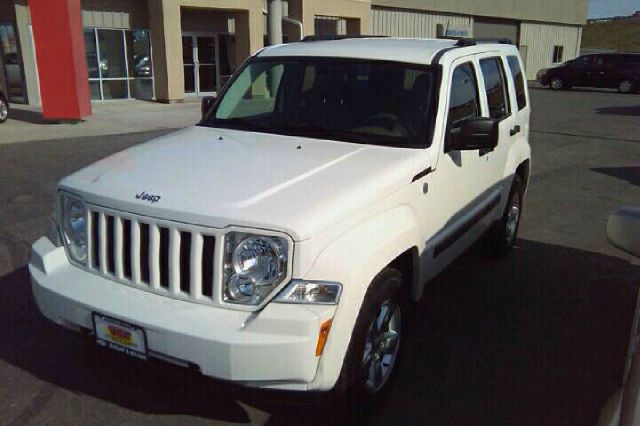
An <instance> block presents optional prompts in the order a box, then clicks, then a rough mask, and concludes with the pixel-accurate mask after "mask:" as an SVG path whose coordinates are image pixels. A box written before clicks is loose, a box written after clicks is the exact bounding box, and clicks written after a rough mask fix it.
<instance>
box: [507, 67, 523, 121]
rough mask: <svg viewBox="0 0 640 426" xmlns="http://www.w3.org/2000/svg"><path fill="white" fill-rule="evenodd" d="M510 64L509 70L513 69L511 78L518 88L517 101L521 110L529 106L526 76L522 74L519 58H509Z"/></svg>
mask: <svg viewBox="0 0 640 426" xmlns="http://www.w3.org/2000/svg"><path fill="white" fill-rule="evenodd" d="M507 60H508V62H509V68H510V69H511V76H512V77H513V82H514V84H515V86H516V99H518V110H521V109H523V108H525V107H526V106H527V93H526V90H525V87H524V84H525V83H524V75H523V74H522V68H520V61H519V60H518V57H517V56H509V57H508V58H507Z"/></svg>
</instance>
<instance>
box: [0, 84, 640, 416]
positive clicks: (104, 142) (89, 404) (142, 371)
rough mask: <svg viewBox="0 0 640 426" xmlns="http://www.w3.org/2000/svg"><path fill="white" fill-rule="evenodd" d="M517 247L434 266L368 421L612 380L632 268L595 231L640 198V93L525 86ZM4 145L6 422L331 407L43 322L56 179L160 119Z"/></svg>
mask: <svg viewBox="0 0 640 426" xmlns="http://www.w3.org/2000/svg"><path fill="white" fill-rule="evenodd" d="M532 100H533V107H534V111H535V112H534V116H533V120H532V127H533V133H532V147H533V154H534V158H533V161H534V164H533V177H532V183H531V187H530V191H529V194H528V199H527V204H526V209H525V215H524V218H523V223H522V228H521V239H520V241H519V243H518V247H517V249H516V250H515V252H514V253H513V254H511V255H510V256H509V257H508V258H506V259H503V260H500V261H491V260H487V259H486V258H484V257H483V256H482V253H481V251H480V250H478V249H475V250H471V251H470V252H469V253H467V254H466V255H465V256H463V258H461V259H459V260H458V261H456V262H455V264H453V265H452V266H451V267H450V268H449V269H448V270H447V271H446V272H444V273H443V274H442V275H441V276H440V277H439V278H438V279H436V280H435V282H433V283H432V284H431V285H430V286H429V288H428V290H427V292H426V295H425V297H424V299H423V300H422V301H421V302H420V304H419V305H418V307H417V313H418V315H417V317H416V320H415V322H414V324H413V328H412V329H411V330H409V331H408V333H405V343H406V344H407V346H406V349H407V350H406V352H405V359H404V362H403V364H402V366H401V369H400V371H399V375H398V377H397V381H396V383H395V384H394V387H393V388H392V389H391V392H390V395H389V396H390V398H389V400H388V402H387V404H386V405H384V406H383V407H381V408H379V409H378V410H377V411H376V412H375V413H374V414H373V415H372V416H371V417H370V418H369V420H368V421H367V423H369V424H373V425H383V424H429V425H483V424H486V425H510V424H518V425H543V424H549V425H586V424H593V423H594V422H595V419H596V417H597V413H598V409H599V407H600V406H601V405H602V404H603V403H604V401H605V400H606V398H607V397H608V396H609V395H610V394H611V393H613V392H614V390H615V389H616V387H617V386H618V385H619V384H620V380H621V375H622V372H623V367H624V365H623V364H624V359H625V352H626V345H627V338H628V336H629V328H630V321H631V317H632V313H633V307H634V297H635V292H636V289H637V286H638V284H640V272H639V270H638V269H639V268H638V266H637V264H633V263H631V262H630V258H629V257H626V256H624V255H622V254H621V253H620V252H618V251H616V250H615V249H613V248H612V247H610V246H609V244H608V243H607V241H606V237H605V235H604V231H605V225H606V220H607V217H608V215H609V213H610V212H611V211H613V210H614V209H615V208H616V207H618V206H620V205H624V204H636V205H640V120H639V119H638V117H639V116H640V113H639V112H638V109H639V108H640V96H621V95H618V94H614V93H603V92H590V91H576V90H574V91H570V92H560V93H554V92H550V91H547V90H533V91H532ZM163 132H164V131H162V132H154V133H139V134H127V135H121V136H110V137H93V138H90V139H66V140H55V141H46V142H43V141H37V142H25V143H21V144H15V145H5V146H0V324H2V333H0V413H2V414H1V415H0V424H3V423H6V424H16V425H22V424H77V425H80V424H82V425H84V424H114V423H121V424H180V423H188V424H190V425H197V424H229V423H250V424H292V425H293V424H306V423H328V422H330V420H327V419H331V417H330V413H331V411H332V407H331V406H320V407H316V406H311V405H308V404H304V403H303V402H301V398H300V397H299V396H297V395H288V394H282V393H262V392H254V391H249V390H244V389H240V388H238V387H235V386H231V385H228V384H224V383H220V382H217V381H214V380H209V379H206V378H204V377H201V376H199V375H198V374H196V373H194V372H191V371H187V370H182V369H180V368H177V367H173V366H168V365H165V364H163V363H161V362H149V363H140V362H138V361H135V360H131V359H126V358H123V357H121V356H119V355H118V354H112V353H107V352H104V351H102V350H98V349H97V348H96V347H94V346H93V344H92V343H91V342H88V341H86V340H84V339H82V338H80V337H78V336H76V335H73V334H72V333H70V332H67V331H65V330H63V329H61V328H59V327H56V326H54V325H52V324H50V323H48V322H47V321H45V320H44V319H43V318H42V317H41V316H40V315H39V313H38V312H37V308H36V307H35V305H34V303H33V300H32V298H31V291H30V285H29V280H28V273H27V271H26V268H25V266H24V265H25V263H26V261H27V258H28V247H29V244H30V243H32V242H33V241H34V240H35V239H36V238H37V237H38V236H40V235H42V234H43V232H44V229H45V226H46V223H47V215H48V214H49V212H50V209H51V205H52V202H53V197H52V195H53V188H54V184H55V182H56V181H57V180H58V179H59V178H61V177H62V176H64V175H66V174H68V173H69V172H72V171H74V170H76V169H78V168H79V167H81V166H83V165H85V164H88V163H91V162H93V161H94V160H96V159H98V158H101V157H104V156H106V155H107V154H110V153H113V152H116V151H119V150H121V149H123V148H125V147H127V146H131V145H135V144H137V143H140V142H142V141H144V140H147V139H149V138H151V137H153V136H156V135H158V134H161V133H163Z"/></svg>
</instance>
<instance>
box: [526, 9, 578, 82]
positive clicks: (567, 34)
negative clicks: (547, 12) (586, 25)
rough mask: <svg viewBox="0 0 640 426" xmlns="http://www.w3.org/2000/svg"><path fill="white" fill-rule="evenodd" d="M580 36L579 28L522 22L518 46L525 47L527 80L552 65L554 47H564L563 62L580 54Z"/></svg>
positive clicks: (533, 78)
mask: <svg viewBox="0 0 640 426" xmlns="http://www.w3.org/2000/svg"><path fill="white" fill-rule="evenodd" d="M581 34H582V28H581V27H576V26H571V25H557V24H539V23H532V22H523V23H522V25H521V27H520V45H521V46H527V58H526V67H527V78H528V79H529V80H535V78H536V74H537V73H538V71H539V70H541V69H542V68H549V67H551V66H552V65H553V64H552V61H553V47H554V46H564V58H563V59H562V60H563V61H568V60H570V59H573V58H575V57H577V56H578V55H579V53H580V43H581Z"/></svg>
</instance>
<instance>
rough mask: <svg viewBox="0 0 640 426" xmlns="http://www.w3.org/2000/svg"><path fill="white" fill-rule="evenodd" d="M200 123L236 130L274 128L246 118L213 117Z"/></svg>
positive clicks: (267, 129) (266, 129) (265, 129)
mask: <svg viewBox="0 0 640 426" xmlns="http://www.w3.org/2000/svg"><path fill="white" fill-rule="evenodd" d="M200 124H201V125H204V126H207V127H225V128H227V127H228V128H232V129H237V130H254V131H269V130H274V129H273V128H272V127H271V126H269V125H268V124H264V123H260V122H256V121H255V120H251V119H247V118H225V119H214V120H209V121H203V122H202V123H200Z"/></svg>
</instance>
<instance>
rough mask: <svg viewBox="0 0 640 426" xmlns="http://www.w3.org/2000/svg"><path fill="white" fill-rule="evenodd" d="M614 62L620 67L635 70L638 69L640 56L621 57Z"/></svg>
mask: <svg viewBox="0 0 640 426" xmlns="http://www.w3.org/2000/svg"><path fill="white" fill-rule="evenodd" d="M616 62H617V63H619V65H620V66H624V67H634V68H637V67H640V55H621V56H620V59H619V60H618V61H616ZM617 63H616V65H617Z"/></svg>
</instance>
